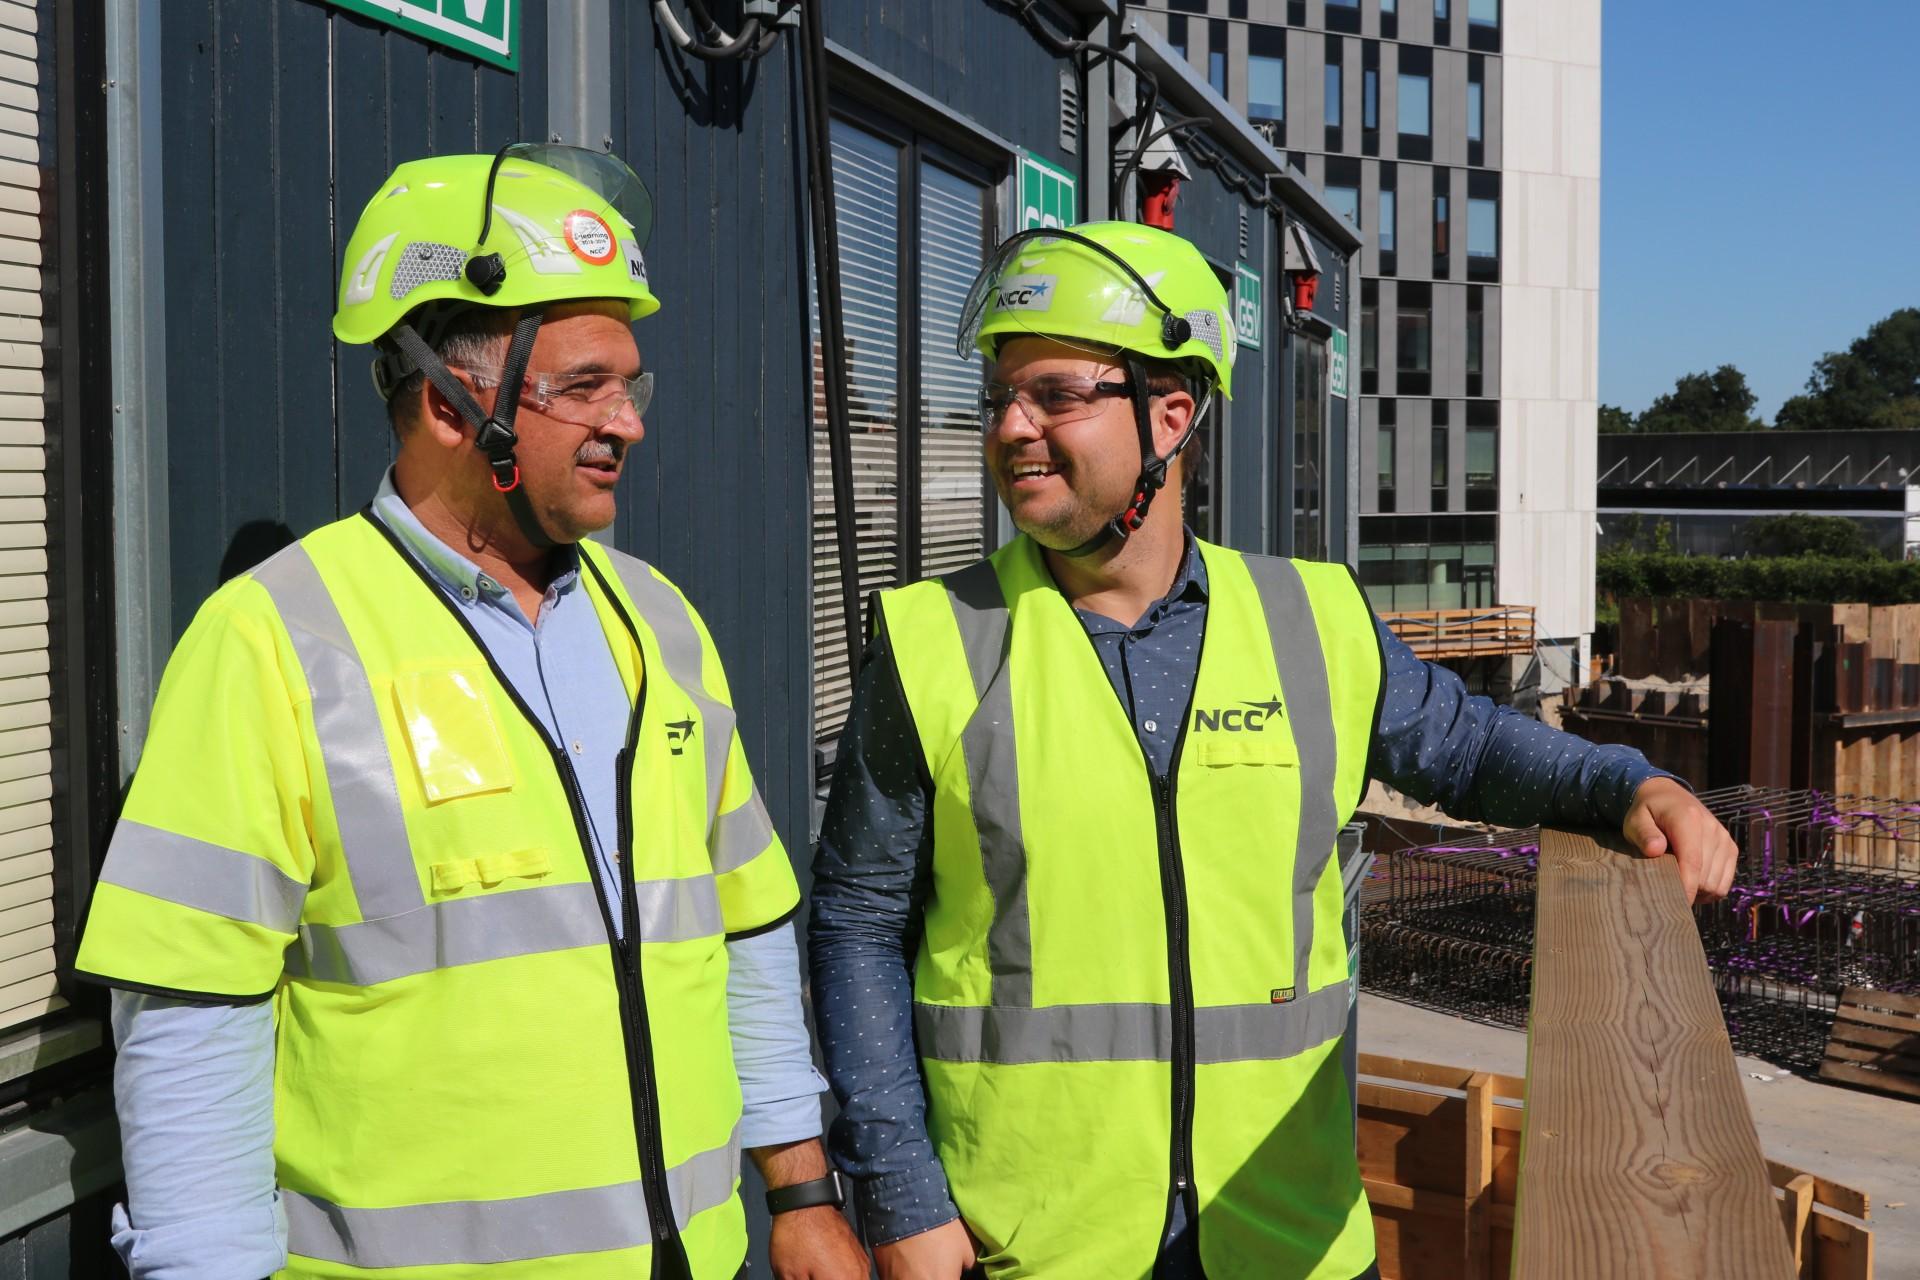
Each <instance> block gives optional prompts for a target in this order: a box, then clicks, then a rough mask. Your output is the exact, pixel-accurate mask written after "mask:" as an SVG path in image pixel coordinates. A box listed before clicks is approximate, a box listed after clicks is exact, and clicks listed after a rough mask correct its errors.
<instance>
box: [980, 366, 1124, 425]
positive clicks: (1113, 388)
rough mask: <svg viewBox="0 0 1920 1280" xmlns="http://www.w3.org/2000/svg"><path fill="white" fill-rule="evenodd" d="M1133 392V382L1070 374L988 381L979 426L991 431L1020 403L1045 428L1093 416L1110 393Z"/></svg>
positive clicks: (983, 391) (983, 396)
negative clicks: (1013, 380)
mask: <svg viewBox="0 0 1920 1280" xmlns="http://www.w3.org/2000/svg"><path fill="white" fill-rule="evenodd" d="M1132 394H1133V384H1132V383H1131V382H1110V381H1107V380H1104V379H1100V378H1085V377H1080V376H1077V375H1075V374H1070V373H1036V374H1034V375H1033V376H1032V377H1031V378H1023V379H1021V380H1020V381H1019V382H994V381H992V380H989V381H988V382H987V383H986V385H984V386H982V387H981V388H980V429H981V430H982V431H992V430H993V429H994V428H996V427H998V426H999V425H1000V420H1001V419H1002V418H1004V417H1006V415H1007V412H1008V410H1010V409H1012V408H1013V406H1014V404H1015V403H1016V402H1017V403H1018V404H1019V405H1020V408H1021V410H1022V411H1023V412H1025V414H1026V415H1027V418H1028V419H1029V420H1030V421H1031V422H1032V423H1033V425H1034V426H1036V427H1040V428H1042V429H1045V428H1048V427H1057V426H1061V425H1063V424H1065V423H1069V422H1078V421H1080V420H1081V419H1083V418H1091V417H1092V416H1093V415H1094V414H1096V413H1098V412H1100V401H1101V400H1103V399H1105V398H1106V397H1108V396H1127V395H1132Z"/></svg>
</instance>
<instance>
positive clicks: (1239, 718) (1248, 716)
mask: <svg viewBox="0 0 1920 1280" xmlns="http://www.w3.org/2000/svg"><path fill="white" fill-rule="evenodd" d="M1284 715H1286V709H1285V708H1284V707H1282V706H1281V704H1280V697H1279V695H1278V694H1275V695H1274V696H1273V697H1271V698H1269V699H1267V700H1266V701H1265V702H1254V701H1252V700H1250V699H1248V700H1243V701H1242V702H1241V703H1240V705H1239V706H1237V707H1217V708H1215V709H1214V710H1212V711H1206V710H1203V709H1201V708H1198V707H1196V708H1194V712H1193V727H1194V728H1195V729H1196V730H1200V729H1211V730H1214V731H1216V732H1220V733H1260V732H1263V731H1264V730H1265V729H1266V727H1267V721H1269V720H1272V719H1273V718H1274V717H1275V716H1284Z"/></svg>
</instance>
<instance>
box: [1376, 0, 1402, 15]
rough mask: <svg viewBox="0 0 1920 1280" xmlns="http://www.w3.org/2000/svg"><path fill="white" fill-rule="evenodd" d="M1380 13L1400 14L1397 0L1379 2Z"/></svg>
mask: <svg viewBox="0 0 1920 1280" xmlns="http://www.w3.org/2000/svg"><path fill="white" fill-rule="evenodd" d="M1380 12H1382V13H1398V12H1400V5H1399V3H1398V0H1380Z"/></svg>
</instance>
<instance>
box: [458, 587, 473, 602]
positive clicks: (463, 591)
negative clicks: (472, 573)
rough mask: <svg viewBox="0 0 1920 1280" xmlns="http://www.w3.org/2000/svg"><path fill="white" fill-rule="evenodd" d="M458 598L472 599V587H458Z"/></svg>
mask: <svg viewBox="0 0 1920 1280" xmlns="http://www.w3.org/2000/svg"><path fill="white" fill-rule="evenodd" d="M460 598H461V599H462V600H472V599H473V588H472V587H462V588H460Z"/></svg>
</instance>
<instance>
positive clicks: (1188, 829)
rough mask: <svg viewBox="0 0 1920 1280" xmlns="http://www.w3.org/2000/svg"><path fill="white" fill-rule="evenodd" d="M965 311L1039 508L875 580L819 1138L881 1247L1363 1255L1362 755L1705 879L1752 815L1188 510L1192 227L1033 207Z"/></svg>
mask: <svg viewBox="0 0 1920 1280" xmlns="http://www.w3.org/2000/svg"><path fill="white" fill-rule="evenodd" d="M961 333H962V338H961V350H962V354H966V353H967V352H968V351H969V349H977V350H978V351H979V352H980V353H981V354H982V355H984V356H985V357H987V358H988V359H989V360H991V361H993V372H992V375H991V380H990V381H989V382H988V384H987V386H986V389H985V392H984V394H983V397H982V426H983V429H984V430H985V432H986V455H987V465H988V467H989V469H990V471H991V473H992V476H993V482H994V485H995V486H996V488H997V489H998V490H999V493H1000V498H1001V501H1002V502H1004V503H1005V504H1006V507H1007V509H1008V511H1009V513H1010V514H1011V515H1012V518H1013V522H1014V524H1015V525H1016V526H1018V528H1019V529H1020V536H1019V537H1017V538H1015V539H1014V540H1013V541H1012V542H1011V543H1009V544H1008V545H1007V546H1005V547H1003V548H1002V549H1001V550H1000V551H998V552H997V553H995V554H994V555H993V556H992V557H991V558H989V559H988V560H985V561H982V562H980V563H979V564H976V565H974V566H972V567H970V568H967V569H964V570H961V571H960V572H958V573H955V574H951V575H948V576H947V577H945V578H944V579H936V580H929V581H926V582H921V583H917V584H915V585H912V586H909V587H904V588H901V589H899V590H895V591H887V592H882V593H881V595H880V604H879V608H878V610H877V611H876V614H877V616H876V619H875V623H876V633H875V637H874V639H873V642H872V647H871V650H870V657H869V661H868V663H867V665H866V667H865V668H864V669H863V671H862V674H861V679H860V684H859V687H858V689H857V692H856V697H855V702H854V709H853V714H852V717H851V719H850V721H849V723H848V726H847V730H846V733H845V736H844V738H843V739H842V742H841V747H840V753H839V757H838V758H839V766H838V772H837V774H836V776H835V779H834V786H833V792H832V795H831V797H830V798H829V800H828V806H827V813H826V820H825V825H824V827H823V831H822V835H821V840H820V846H819V849H818V851H817V853H816V856H815V861H814V897H813V907H812V924H811V930H810V937H811V950H812V970H813V994H814V1000H815V1006H816V1010H817V1015H818V1026H819V1031H820V1037H821V1042H822V1045H823V1047H824V1049H825V1052H826V1062H827V1071H828V1075H829V1077H830V1078H831V1080H832V1082H833V1087H834V1091H835V1093H836V1095H837V1096H838V1097H839V1098H840V1101H841V1104H842V1110H841V1114H840V1116H839V1118H838V1119H837V1120H835V1122H834V1129H833V1136H832V1144H831V1145H832V1147H833V1151H834V1155H835V1158H836V1159H837V1161H838V1162H839V1163H840V1165H841V1167H842V1168H843V1169H845V1170H846V1171H847V1172H848V1173H849V1174H851V1175H852V1176H853V1178H854V1180H855V1188H856V1194H857V1197H858V1199H859V1202H860V1206H861V1211H862V1218H863V1221H864V1222H865V1223H866V1225H867V1228H868V1230H869V1236H870V1239H871V1240H872V1241H873V1242H875V1243H876V1246H877V1247H876V1249H875V1256H876V1258H877V1260H878V1262H879V1266H880V1273H881V1276H882V1277H883V1280H958V1278H959V1277H960V1276H961V1275H962V1274H963V1273H964V1272H966V1271H967V1270H968V1269H970V1268H972V1267H974V1266H976V1265H980V1266H983V1267H984V1270H985V1271H986V1273H987V1274H988V1275H989V1276H992V1277H995V1278H996V1280H999V1278H1001V1277H1015V1276H1022V1277H1024V1276H1038V1277H1046V1278H1047V1280H1082V1278H1084V1280H1111V1278H1112V1277H1120V1276H1124V1277H1145V1276H1148V1275H1151V1276H1154V1277H1156V1278H1158V1280H1173V1278H1176V1277H1177V1278H1182V1280H1193V1278H1194V1277H1200V1276H1208V1277H1214V1278H1215V1280H1220V1278H1222V1277H1248V1278H1253V1277H1259V1278H1261V1280H1351V1278H1352V1277H1356V1276H1369V1275H1373V1274H1375V1273H1376V1272H1375V1267H1374V1248H1373V1232H1372V1224H1371V1220H1370V1218H1369V1215H1368V1210H1367V1202H1366V1198H1365V1196H1364V1194H1363V1193H1362V1190H1361V1183H1360V1173H1359V1168H1358V1164H1357V1161H1356V1158H1355V1153H1354V1146H1353V1133H1352V1128H1351V1123H1352V1121H1351V1116H1352V1112H1351V1109H1350V1101H1349V1096H1348V1088H1347V1082H1346V1079H1345V1076H1344V1074H1343V1072H1342V1068H1341V1054H1340V1048H1341V1039H1342V1036H1343V1034H1344V1032H1345V1029H1346V1016H1347V998H1348V997H1347V961H1346V944H1345V942H1344V940H1343V937H1342V930H1341V901H1342V896H1341V881H1340V870H1339V866H1338V863H1337V859H1335V858H1334V857H1333V852H1334V842H1335V839H1336V837H1337V834H1338V832H1339V830H1340V828H1341V826H1342V825H1343V824H1344V823H1345V822H1346V821H1347V819H1348V818H1349V817H1350V816H1351V815H1352V814H1353V812H1354V809H1355V807H1356V806H1357V804H1358V803H1359V800H1360V797H1361V795H1362V793H1363V792H1364V790H1365V788H1366V783H1367V779H1368V777H1369V776H1373V777H1379V778H1382V779H1384V780H1386V781H1388V782H1390V783H1392V784H1393V785H1395V786H1397V787H1399V788H1400V789H1402V790H1404V791H1406V792H1408V793H1410V794H1412V795H1415V796H1417V797H1419V798H1420V799H1422V800H1429V801H1436V802H1439V803H1441V804H1442V805H1443V806H1444V807H1446V808H1447V809H1448V810H1449V811H1450V812H1453V813H1455V814H1458V815H1460V816H1463V817H1476V818H1485V819H1488V820H1491V821H1495V822H1502V823H1509V824H1515V825H1521V824H1527V823H1533V822H1540V821H1549V822H1560V823H1585V824H1597V823H1606V824H1610V825H1620V826H1624V828H1625V831H1626V834H1627V835H1628V836H1629V837H1630V838H1631V839H1633V840H1634V841H1635V842H1636V843H1637V844H1638V846H1639V847H1640V848H1641V849H1642V850H1643V851H1644V852H1646V853H1647V854H1649V855H1657V854H1663V853H1666V852H1669V851H1670V852H1672V853H1674V854H1676V855H1678V858H1679V862H1680V869H1681V873H1682V878H1683V880H1684V881H1685V882H1686V884H1687V886H1688V888H1689V891H1690V892H1696V893H1697V894H1699V895H1700V896H1701V897H1708V898H1710V897H1714V896H1718V895H1720V894H1724V893H1725V892H1726V889H1727V886H1728V883H1729V881H1730V879H1731V876H1732V873H1733V845H1732V842H1731V840H1730V839H1729V838H1728V837H1727V835H1726V833H1725V832H1724V831H1722V830H1721V829H1720V827H1719V825H1718V824H1717V823H1716V822H1715V821H1714V820H1713V818H1712V816H1711V815H1709V814H1708V813H1707V811H1706V810H1705V809H1704V808H1703V807H1702V806H1701V805H1700V804H1699V802H1698V801H1696V800H1695V799H1694V798H1693V796H1692V794H1691V793H1690V792H1689V791H1687V790H1686V788H1684V787H1683V786H1681V785H1680V784H1678V783H1677V782H1675V781H1673V780H1672V779H1670V778H1666V777H1661V776H1656V774H1655V772H1654V770H1652V769H1651V768H1650V767H1649V766H1648V765H1647V763H1646V761H1645V760H1644V759H1643V758H1642V757H1640V755H1639V754H1638V753H1637V752H1631V751H1625V750H1621V749H1618V748H1603V747H1595V746H1593V745H1592V744H1589V743H1586V742H1583V741H1581V740H1580V739H1578V738H1573V737H1570V736H1568V735H1566V734H1562V733H1558V732H1556V731H1554V730H1551V729H1548V728H1546V727H1545V726H1544V725H1541V724H1538V723H1537V722H1534V721H1531V720H1527V719H1524V718H1522V717H1520V716H1518V715H1516V714H1514V713H1513V712H1511V711H1509V710H1507V709H1504V708H1496V707H1494V706H1493V704H1491V703H1490V702H1488V701H1487V700H1486V699H1484V698H1473V697H1468V696H1467V695H1466V692H1465V690H1464V689H1463V688H1462V686H1461V683H1460V680H1459V679H1458V677H1456V676H1455V675H1453V674H1452V673H1451V672H1449V671H1446V670H1444V669H1442V668H1438V667H1431V666H1428V665H1427V664H1425V663H1423V662H1421V661H1419V660H1418V659H1417V658H1415V657H1414V656H1413V655H1412V654H1411V652H1409V651H1408V650H1407V648H1406V647H1405V646H1404V645H1402V644H1400V643H1399V641H1397V640H1396V639H1394V637H1393V636H1392V634H1391V633H1389V632H1387V631H1386V630H1385V629H1384V628H1382V627H1381V626H1380V625H1379V623H1378V622H1377V620H1376V619H1375V618H1374V617H1373V615H1372V613H1371V611H1370V610H1369V608H1368V606H1367V603H1366V599H1365V597H1364V596H1363V595H1362V594H1361V592H1360V588H1359V586H1358V585H1357V583H1356V582H1355V580H1354V578H1353V577H1352V575H1351V574H1350V573H1349V571H1348V570H1347V569H1346V567H1345V566H1343V565H1329V564H1314V563H1308V562H1301V561H1292V560H1282V559H1275V558H1271V557H1265V556H1250V555H1242V554H1240V553H1238V552H1234V551H1229V550H1227V549H1225V548H1223V547H1216V546H1211V545H1208V544H1206V543H1203V542H1200V541H1199V540H1197V539H1196V538H1194V537H1193V536H1192V534H1191V533H1190V532H1189V531H1187V530H1186V528H1185V527H1184V525H1183V523H1182V520H1181V508H1180V487H1181V481H1182V479H1183V474H1184V470H1185V466H1186V463H1185V460H1184V456H1183V454H1182V449H1183V448H1184V447H1185V446H1186V445H1187V443H1188V442H1189V441H1190V440H1191V439H1192V438H1193V433H1194V429H1195V427H1196V426H1197V425H1198V422H1199V417H1200V414H1201V413H1202V412H1203V411H1204V406H1205V405H1206V404H1207V402H1208V401H1209V399H1210V398H1211V396H1212V395H1213V394H1214V392H1215V391H1216V390H1217V391H1218V392H1219V393H1221V394H1223V395H1224V394H1230V393H1231V391H1232V381H1231V380H1232V373H1233V354H1234V348H1233V326H1232V321H1231V318H1230V313H1229V311H1228V308H1227V299H1226V297H1225V294H1224V293H1223V291H1222V289H1221V286H1220V284H1219V282H1218V280H1217V279H1216V278H1215V276H1214V274H1213V271H1212V269H1211V268H1210V267H1209V266H1208V265H1207V263H1206V262H1205V260H1203V259H1202V258H1201V256H1200V254H1199V253H1198V251H1197V250H1195V249H1194V247H1193V246H1192V245H1190V244H1188V243H1187V242H1186V241H1184V240H1181V239H1179V238H1177V237H1175V236H1173V235H1171V234H1169V233H1166V232H1163V231H1158V230H1154V229H1152V228H1148V227H1143V226H1139V225H1135V224H1132V223H1095V224H1088V225H1085V226H1080V227H1076V228H1073V229H1071V230H1067V231H1050V232H1047V231H1043V232H1032V233H1023V234H1021V235H1018V236H1014V237H1012V238H1011V239H1009V240H1008V241H1007V242H1006V243H1005V244H1003V245H1002V246H1001V247H1000V249H999V250H998V251H997V252H996V254H995V255H994V257H993V259H992V260H991V261H990V262H989V263H988V264H987V267H986V268H985V270H984V271H983V272H982V273H981V276H980V278H979V280H978V281H977V282H976V283H975V286H974V289H973V292H972V294H971V296H970V297H969V300H968V304H967V308H966V311H965V313H964V314H963V317H962V323H961ZM1163 489H1164V492H1163Z"/></svg>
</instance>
